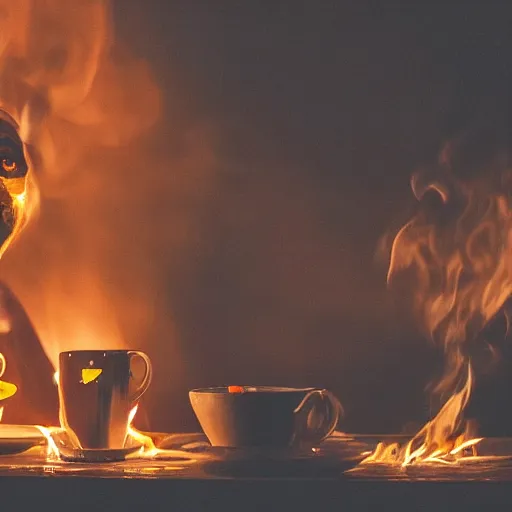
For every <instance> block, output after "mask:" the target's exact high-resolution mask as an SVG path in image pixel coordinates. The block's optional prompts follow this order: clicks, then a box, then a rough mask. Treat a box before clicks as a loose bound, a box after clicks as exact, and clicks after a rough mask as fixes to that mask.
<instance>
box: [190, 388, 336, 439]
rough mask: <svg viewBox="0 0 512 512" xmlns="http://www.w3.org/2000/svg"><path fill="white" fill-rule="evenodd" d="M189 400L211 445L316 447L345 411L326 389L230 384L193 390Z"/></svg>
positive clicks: (329, 432)
mask: <svg viewBox="0 0 512 512" xmlns="http://www.w3.org/2000/svg"><path fill="white" fill-rule="evenodd" d="M189 397H190V403H191V404H192V408H193V409H194V412H195V414H196V416H197V419H198V420H199V423H200V424H201V427H202V429H203V431H204V433H205V434H206V436H207V437H208V439H209V441H210V443H211V444H212V446H219V447H226V448H264V447H268V448H286V447H297V446H314V445H315V444H318V443H320V442H321V441H323V440H324V439H325V438H326V437H328V436H329V435H330V434H331V433H332V432H333V431H334V429H335V428H336V425H337V424H338V420H339V418H340V414H341V411H342V407H341V404H340V403H339V401H338V399H337V398H336V397H335V396H334V395H333V394H332V393H331V392H329V391H327V390H325V389H316V388H305V389H298V388H282V387H270V386H255V387H251V386H229V387H216V388H202V389H194V390H192V391H190V392H189Z"/></svg>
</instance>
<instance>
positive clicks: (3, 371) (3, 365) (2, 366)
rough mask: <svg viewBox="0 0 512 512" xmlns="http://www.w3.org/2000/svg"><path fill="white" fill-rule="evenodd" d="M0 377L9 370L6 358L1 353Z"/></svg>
mask: <svg viewBox="0 0 512 512" xmlns="http://www.w3.org/2000/svg"><path fill="white" fill-rule="evenodd" d="M0 366H1V369H0V377H3V375H4V373H5V370H6V369H7V361H6V360H5V356H4V355H3V354H2V352H0Z"/></svg>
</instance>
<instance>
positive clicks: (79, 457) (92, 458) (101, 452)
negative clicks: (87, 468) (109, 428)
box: [60, 445, 142, 462]
mask: <svg viewBox="0 0 512 512" xmlns="http://www.w3.org/2000/svg"><path fill="white" fill-rule="evenodd" d="M141 448H142V445H138V446H130V447H128V448H119V449H113V450H109V449H95V450H87V449H83V448H63V447H60V457H61V459H62V460H64V461H66V462H121V461H123V460H125V459H126V457H127V456H128V455H130V454H131V453H134V452H136V451H137V450H140V449H141Z"/></svg>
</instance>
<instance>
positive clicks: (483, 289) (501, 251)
mask: <svg viewBox="0 0 512 512" xmlns="http://www.w3.org/2000/svg"><path fill="white" fill-rule="evenodd" d="M443 180H444V182H443ZM448 184H449V185H450V186H448ZM412 186H413V190H414V192H415V195H416V197H417V198H418V199H421V197H422V196H423V194H425V193H426V192H427V191H430V193H431V194H432V192H437V193H438V194H439V195H440V196H441V199H442V204H441V203H440V204H439V205H438V209H437V210H436V212H434V213H433V212H432V211H430V212H429V211H425V210H422V211H420V213H418V214H417V215H416V216H415V217H414V218H413V219H412V220H411V221H410V222H408V223H407V224H406V225H405V226H403V227H402V229H401V230H400V231H399V233H398V234H397V236H396V237H395V239H394V242H393V245H392V249H391V261H390V266H389V271H388V285H389V286H391V287H392V286H394V285H395V284H396V283H398V282H400V279H402V280H403V279H404V278H405V279H407V278H409V279H411V280H412V283H413V286H412V304H413V308H414V312H415V314H416V315H417V317H418V319H419V323H420V325H421V326H422V327H423V328H424V329H425V331H426V333H427V334H428V335H429V336H430V337H431V338H432V339H433V340H434V341H436V342H439V343H441V344H442V346H443V348H444V353H445V373H444V375H443V377H442V378H441V380H440V381H439V382H438V384H437V386H436V388H435V390H434V391H435V392H437V393H439V394H441V395H442V396H443V397H447V399H446V401H445V403H444V405H443V407H442V408H441V409H440V410H439V412H438V414H437V415H436V416H435V417H434V418H433V419H432V420H431V421H429V422H428V423H427V424H426V425H425V426H424V427H423V428H422V429H421V430H420V431H419V432H418V433H417V434H416V436H415V437H414V438H413V439H412V440H411V441H410V442H409V443H408V444H407V446H406V447H405V449H404V448H401V447H398V446H393V447H390V446H379V447H378V449H377V450H376V451H375V452H374V453H373V454H372V455H371V456H369V457H368V458H367V459H366V460H365V462H367V463H368V462H395V463H396V462H398V463H401V464H402V465H408V464H412V463H421V462H445V463H447V462H453V461H456V460H457V459H458V458H459V457H460V456H462V455H463V454H464V453H465V451H467V450H468V449H471V451H472V453H473V454H474V453H475V451H474V450H475V446H476V445H477V444H478V442H479V441H480V439H479V438H475V437H474V436H473V432H472V429H471V426H470V425H467V424H466V427H465V428H464V429H463V430H464V431H463V433H460V434H457V432H460V430H461V427H462V426H463V425H464V419H463V411H464V409H465V407H466V405H467V403H468V401H469V398H470V395H471V390H472V386H473V374H472V369H471V346H470V344H471V343H472V342H473V341H474V340H475V339H476V337H477V336H478V334H479V333H480V331H481V330H482V329H483V327H484V326H485V325H486V324H487V323H488V322H489V321H490V320H491V319H492V318H493V317H494V316H495V315H496V314H497V312H498V311H499V309H500V308H501V307H502V305H503V304H504V302H505V301H506V300H507V298H508V297H509V296H510V294H511V292H512V272H511V271H512V266H511V261H512V260H511V259H510V258H509V256H508V255H509V254H510V250H511V242H512V230H511V227H512V223H511V221H512V217H511V209H510V206H509V202H508V200H507V197H506V196H505V195H504V194H503V193H501V192H499V191H494V190H490V188H489V187H488V186H487V187H486V186H483V185H482V183H481V182H480V183H478V182H474V183H466V182H465V183H461V182H455V180H453V176H452V175H450V174H449V173H448V172H446V174H445V175H444V176H443V175H440V176H436V179H435V180H434V183H433V184H428V183H427V184H421V183H420V180H418V179H417V177H414V178H413V182H412ZM420 188H421V190H420ZM402 282H403V281H402ZM410 283H411V281H407V283H406V284H407V285H409V286H410ZM458 383H462V387H461V388H460V389H458V390H457V386H458Z"/></svg>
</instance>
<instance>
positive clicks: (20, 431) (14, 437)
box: [0, 423, 46, 455]
mask: <svg viewBox="0 0 512 512" xmlns="http://www.w3.org/2000/svg"><path fill="white" fill-rule="evenodd" d="M45 443H46V438H45V437H44V435H43V434H42V433H41V431H40V430H39V429H38V428H37V427H33V426H30V425H7V424H2V423H0V455H13V454H15V453H22V452H25V451H27V450H28V449H29V448H32V447H33V446H38V445H43V444H45Z"/></svg>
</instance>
